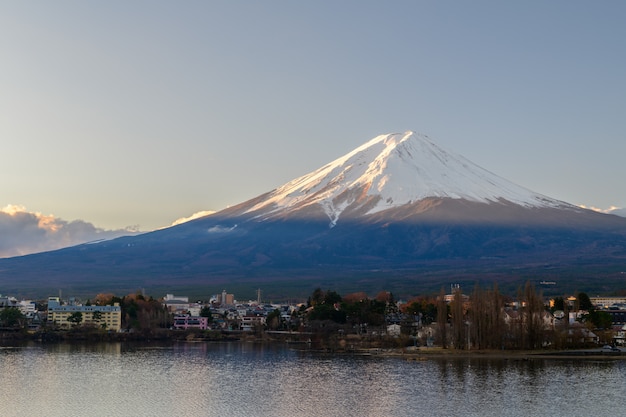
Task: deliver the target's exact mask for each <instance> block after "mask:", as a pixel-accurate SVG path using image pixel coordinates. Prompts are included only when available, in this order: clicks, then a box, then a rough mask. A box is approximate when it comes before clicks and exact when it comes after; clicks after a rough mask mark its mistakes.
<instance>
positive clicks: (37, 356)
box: [0, 343, 626, 417]
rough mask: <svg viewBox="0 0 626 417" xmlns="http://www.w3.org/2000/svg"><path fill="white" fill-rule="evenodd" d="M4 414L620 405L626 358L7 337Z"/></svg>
mask: <svg viewBox="0 0 626 417" xmlns="http://www.w3.org/2000/svg"><path fill="white" fill-rule="evenodd" d="M0 371H1V372H2V379H1V382H0V398H1V403H0V415H2V416H15V417H18V416H25V417H26V416H29V417H30V416H36V415H41V416H47V417H54V416H63V417H72V416H107V417H115V416H133V417H138V416H150V417H154V416H235V417H236V416H272V417H279V416H285V417H287V416H289V417H292V416H376V417H380V416H390V417H392V416H452V415H459V416H481V417H487V416H498V417H503V416H540V415H542V416H543V415H549V416H568V417H572V416H585V417H587V416H595V415H597V416H612V415H613V416H618V415H623V413H624V410H625V407H626V361H622V360H618V361H611V360H603V361H593V360H571V359H554V360H552V359H550V360H545V359H532V360H519V359H484V358H481V359H474V358H471V359H469V358H450V359H435V358H433V359H427V360H420V361H408V360H405V359H402V358H386V357H380V356H349V355H336V356H332V355H324V354H319V353H312V352H306V351H305V352H303V351H297V350H293V349H289V348H288V346H286V345H258V344H253V343H180V344H176V345H170V346H145V345H136V344H135V345H133V344H130V345H127V344H121V343H109V344H91V345H90V344H85V345H82V344H52V345H45V346H40V345H28V346H25V347H13V348H0Z"/></svg>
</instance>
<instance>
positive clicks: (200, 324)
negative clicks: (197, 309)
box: [174, 315, 209, 330]
mask: <svg viewBox="0 0 626 417" xmlns="http://www.w3.org/2000/svg"><path fill="white" fill-rule="evenodd" d="M174 328H175V329H184V330H186V329H200V330H206V329H208V328H209V318H208V317H199V316H186V315H185V316H176V317H175V318H174Z"/></svg>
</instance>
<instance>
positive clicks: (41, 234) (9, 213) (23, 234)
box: [0, 205, 137, 258]
mask: <svg viewBox="0 0 626 417" xmlns="http://www.w3.org/2000/svg"><path fill="white" fill-rule="evenodd" d="M136 233H137V231H136V230H133V229H132V228H127V229H120V230H104V229H100V228H98V227H96V226H94V225H93V224H91V223H89V222H85V221H83V220H73V221H66V220H63V219H60V218H58V217H55V216H54V215H44V214H42V213H39V212H31V211H28V210H26V208H25V207H24V206H19V205H8V206H6V207H4V208H1V209H0V258H7V257H11V256H20V255H27V254H31V253H36V252H45V251H50V250H54V249H60V248H64V247H68V246H74V245H78V244H81V243H86V242H93V241H96V240H106V239H113V238H116V237H119V236H124V235H131V234H136Z"/></svg>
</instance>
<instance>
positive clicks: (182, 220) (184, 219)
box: [172, 210, 215, 226]
mask: <svg viewBox="0 0 626 417" xmlns="http://www.w3.org/2000/svg"><path fill="white" fill-rule="evenodd" d="M213 213H215V212H214V211H209V210H203V211H199V212H197V213H194V214H192V215H191V216H189V217H181V218H180V219H177V220H174V222H173V223H172V226H176V225H178V224H182V223H187V222H189V221H191V220H195V219H199V218H200V217H204V216H208V215H209V214H213Z"/></svg>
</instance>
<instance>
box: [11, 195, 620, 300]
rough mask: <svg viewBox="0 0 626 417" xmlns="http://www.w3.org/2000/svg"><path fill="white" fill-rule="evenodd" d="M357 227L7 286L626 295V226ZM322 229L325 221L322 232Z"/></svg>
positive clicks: (54, 262) (248, 229)
mask: <svg viewBox="0 0 626 417" xmlns="http://www.w3.org/2000/svg"><path fill="white" fill-rule="evenodd" d="M418 204H421V205H422V206H421V207H418V208H416V207H410V205H407V206H406V207H399V208H396V209H394V210H393V212H387V213H385V214H384V215H383V213H377V214H373V215H368V216H360V217H358V218H354V219H350V218H349V217H347V218H343V219H342V221H340V222H338V223H337V224H336V225H335V226H334V227H329V222H328V218H326V219H323V218H320V217H319V216H317V217H305V216H297V215H292V216H286V217H282V218H281V217H276V218H273V219H271V220H267V219H265V220H263V221H260V220H257V219H255V218H253V217H251V216H250V215H247V216H243V215H239V216H233V215H231V213H218V214H217V215H212V216H209V217H206V218H203V219H199V220H196V221H193V222H189V223H186V224H183V225H179V226H176V227H172V228H169V229H164V230H160V231H155V232H152V233H147V234H144V235H140V236H133V237H125V238H119V239H115V240H111V241H107V242H101V243H97V244H87V245H81V246H76V247H72V248H67V249H63V250H58V251H54V252H47V253H41V254H35V255H29V256H24V257H17V258H10V259H3V260H0V286H1V287H2V291H3V292H6V293H9V292H10V293H14V294H21V295H25V296H26V295H28V296H46V295H50V294H57V293H58V291H59V290H62V291H63V293H64V294H76V295H79V294H86V295H89V294H94V293H96V292H103V291H112V292H115V293H122V294H123V293H125V292H134V291H136V290H138V289H141V288H143V289H145V290H146V292H148V293H149V294H152V295H161V294H164V293H165V292H170V293H171V292H176V293H181V292H187V293H191V294H193V295H196V294H197V295H199V296H201V295H204V296H207V295H210V294H212V293H215V292H218V291H221V290H222V289H223V288H226V289H228V290H229V291H237V295H238V296H240V297H242V298H245V297H253V296H254V290H255V289H256V288H262V289H263V291H264V294H265V296H266V297H271V298H273V299H279V298H287V297H306V296H307V295H308V294H309V293H310V292H311V291H312V290H313V289H314V288H316V287H318V286H321V287H326V288H335V289H337V290H339V291H341V292H344V293H345V292H352V291H361V290H364V291H369V292H376V291H380V290H390V291H393V292H395V293H397V294H400V295H411V294H420V293H421V294H424V293H432V292H437V291H438V290H439V288H441V287H442V286H446V287H447V286H448V285H449V284H451V283H461V284H463V285H466V286H469V287H471V286H473V285H474V283H475V282H483V283H485V284H489V285H490V284H491V283H492V282H493V281H498V282H500V285H501V288H505V289H506V288H509V289H510V290H512V291H513V290H514V288H515V287H516V286H518V285H521V284H523V282H524V281H526V280H529V279H530V280H533V281H537V282H538V281H541V280H549V281H557V282H558V283H559V287H558V291H563V293H565V292H566V290H567V289H569V290H570V291H583V290H585V291H589V292H603V293H605V292H607V291H612V290H615V289H619V288H621V289H626V274H624V272H626V219H623V218H618V217H616V216H609V215H602V214H598V213H593V212H590V211H587V210H584V211H580V212H578V211H563V210H559V209H549V208H542V209H538V208H522V207H520V206H517V205H514V206H513V205H512V206H510V207H508V206H507V204H482V203H471V202H468V201H465V200H445V199H444V200H441V199H439V200H438V199H431V200H429V201H421V202H420V203H418ZM312 219H313V220H312Z"/></svg>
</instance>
